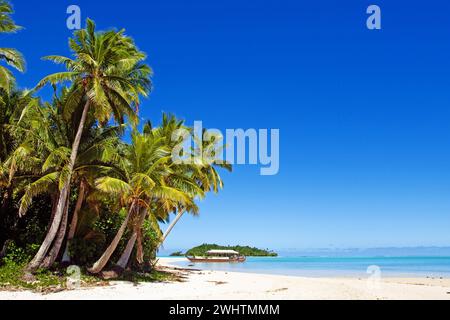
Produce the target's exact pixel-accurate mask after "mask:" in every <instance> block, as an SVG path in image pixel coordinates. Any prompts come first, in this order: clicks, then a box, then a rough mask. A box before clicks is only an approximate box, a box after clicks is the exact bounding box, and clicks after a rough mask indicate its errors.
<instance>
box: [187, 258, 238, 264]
mask: <svg viewBox="0 0 450 320" xmlns="http://www.w3.org/2000/svg"><path fill="white" fill-rule="evenodd" d="M186 258H188V260H189V261H191V262H214V263H216V262H244V261H245V257H244V256H239V257H236V258H229V259H223V258H214V257H211V258H206V257H186Z"/></svg>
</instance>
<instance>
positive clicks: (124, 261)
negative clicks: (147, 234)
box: [114, 209, 147, 273]
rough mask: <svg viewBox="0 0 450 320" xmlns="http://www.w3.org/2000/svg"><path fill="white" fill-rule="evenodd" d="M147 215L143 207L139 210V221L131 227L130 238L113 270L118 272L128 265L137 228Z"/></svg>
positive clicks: (136, 235) (136, 236)
mask: <svg viewBox="0 0 450 320" xmlns="http://www.w3.org/2000/svg"><path fill="white" fill-rule="evenodd" d="M146 216H147V210H145V209H143V210H142V212H141V215H140V216H139V221H138V222H137V224H136V226H135V227H134V229H133V234H132V235H131V238H130V239H129V240H128V242H127V246H126V247H125V250H123V253H122V255H121V256H120V258H119V261H117V263H116V266H115V268H114V269H115V270H116V271H117V272H118V273H120V272H122V271H123V270H125V268H126V267H127V265H128V261H129V260H130V256H131V253H132V252H133V248H134V245H135V244H136V239H137V238H138V232H139V229H140V228H141V227H142V223H144V219H145V217H146Z"/></svg>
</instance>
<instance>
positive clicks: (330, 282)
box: [0, 258, 450, 300]
mask: <svg viewBox="0 0 450 320" xmlns="http://www.w3.org/2000/svg"><path fill="white" fill-rule="evenodd" d="M177 259H183V258H160V260H159V264H160V266H161V268H163V269H164V270H167V271H171V272H176V273H178V274H179V275H181V276H182V278H183V279H182V281H174V282H159V283H140V284H133V283H128V282H123V281H114V282H111V285H109V286H100V287H86V288H85V287H82V288H80V289H76V290H65V291H61V292H56V293H49V294H40V293H34V292H30V291H0V300H5V299H107V300H111V299H145V300H147V299H149V300H150V299H188V300H192V299H267V300H269V299H283V300H284V299H319V300H321V299H450V279H448V278H444V279H440V278H382V279H380V281H379V282H372V281H370V280H368V279H367V278H310V277H297V276H280V275H267V274H254V273H238V272H224V271H198V270H186V269H181V268H175V267H173V266H171V263H173V262H174V261H176V260H177Z"/></svg>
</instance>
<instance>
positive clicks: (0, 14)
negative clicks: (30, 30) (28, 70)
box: [0, 0, 25, 91]
mask: <svg viewBox="0 0 450 320" xmlns="http://www.w3.org/2000/svg"><path fill="white" fill-rule="evenodd" d="M12 13H13V10H12V7H11V5H10V4H9V3H8V2H6V1H4V0H0V33H12V32H16V31H18V30H20V29H21V27H19V26H17V25H16V24H15V23H14V21H13V20H12V19H11V16H10V15H11V14H12ZM0 61H4V62H6V63H7V64H8V65H10V66H11V67H13V68H15V69H17V70H19V71H21V72H23V71H24V70H25V60H24V59H23V56H22V54H21V53H20V52H19V51H17V50H15V49H12V48H0ZM13 84H14V77H13V75H12V73H11V71H9V70H8V69H7V68H5V67H4V66H0V88H1V89H3V90H5V91H9V90H10V89H11V88H12V87H13Z"/></svg>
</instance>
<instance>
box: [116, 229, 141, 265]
mask: <svg viewBox="0 0 450 320" xmlns="http://www.w3.org/2000/svg"><path fill="white" fill-rule="evenodd" d="M136 239H137V232H133V234H132V235H131V238H130V239H129V240H128V242H127V246H126V247H125V250H123V252H122V255H121V256H120V259H119V261H117V263H116V266H115V268H114V269H115V271H116V272H118V273H121V272H122V271H123V270H125V268H126V267H127V264H128V261H129V260H130V256H131V253H132V252H133V248H134V245H135V244H136Z"/></svg>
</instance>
